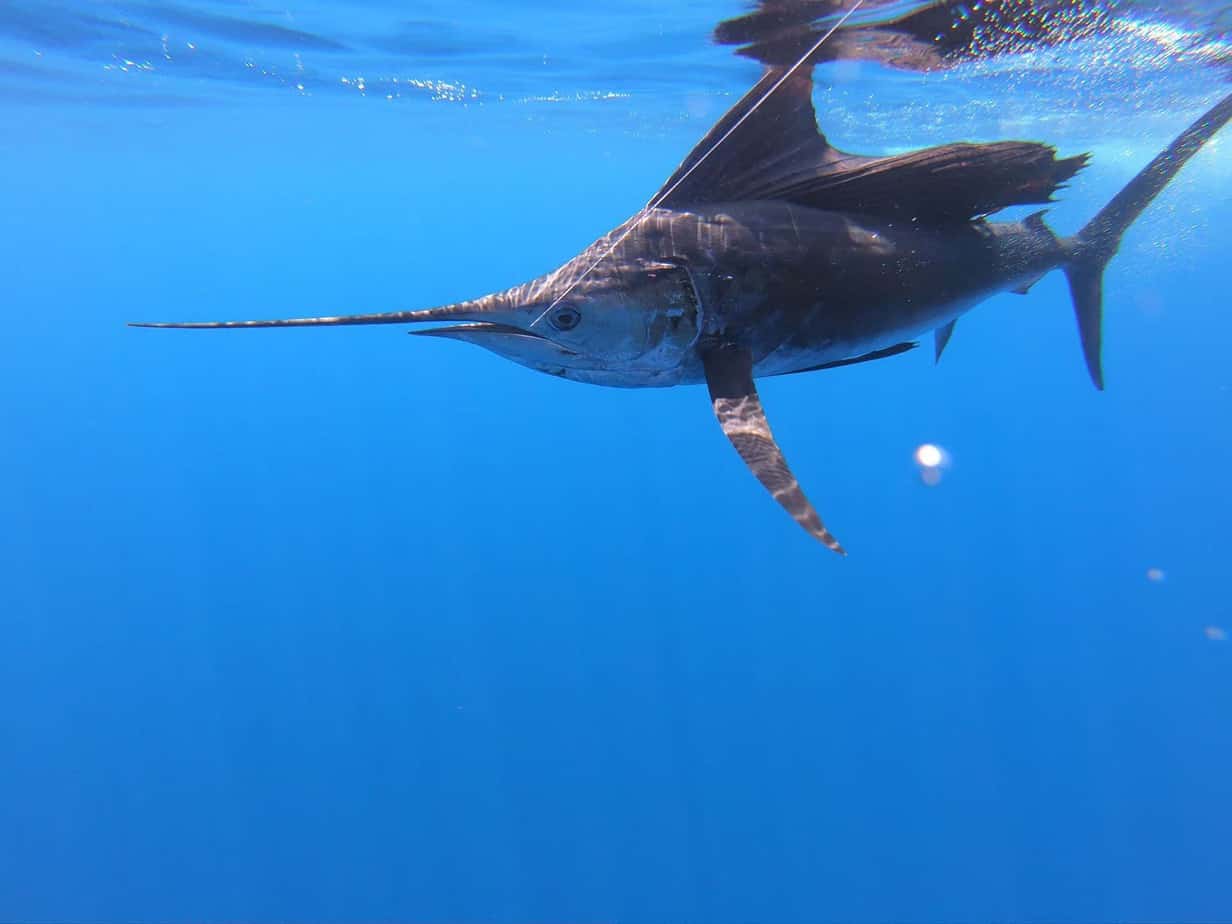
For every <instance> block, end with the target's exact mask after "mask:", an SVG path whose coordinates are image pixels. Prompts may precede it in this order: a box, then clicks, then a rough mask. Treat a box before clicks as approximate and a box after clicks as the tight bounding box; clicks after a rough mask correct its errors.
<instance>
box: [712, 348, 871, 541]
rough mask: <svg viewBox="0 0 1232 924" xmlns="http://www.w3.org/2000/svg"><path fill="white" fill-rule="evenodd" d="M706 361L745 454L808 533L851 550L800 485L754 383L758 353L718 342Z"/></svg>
mask: <svg viewBox="0 0 1232 924" xmlns="http://www.w3.org/2000/svg"><path fill="white" fill-rule="evenodd" d="M702 363H703V366H704V367H705V370H706V384H707V385H709V386H710V400H711V402H712V403H713V405H714V414H715V416H716V417H717V418H718V419H719V425H720V426H721V427H722V428H723V432H724V433H726V434H727V438H728V439H729V440H731V443H732V445H733V446H735V447H736V452H738V453H740V458H742V459H744V461H745V464H746V465H748V467H749V468H750V469H752V470H753V474H754V475H756V476H757V480H758V481H760V482H761V483H762V484H763V485H765V487H766V490H768V491H769V492H770V493H771V494H773V495H774V499H775V500H777V501H778V502H779V504H781V505H782V507H783V509H784V510H786V511H787V512H788V513H790V514H791V516H792V519H794V520H795V521H796V522H797V523H799V524H800V526H802V527H803V528H804V530H805V532H807V533H808V534H809V535H810V536H812V537H813V538H815V539H817V540H818V541H820V542H821V543H822V544H823V545H825V546H826V547H827V548H830V549H833V550H834V551H835V552H838V553H839V554H840V555H846V554H847V552H846V551H844V549H843V547H842V546H841V545H839V543H838V540H837V539H835V538H834V537H833V536H832V535H830V531H829V530H827V529H826V527H825V526H824V525H823V524H822V522H821V517H819V516H818V515H817V511H816V510H814V509H813V505H812V504H810V503H809V500H808V498H807V497H805V496H804V492H803V491H802V490H800V483H799V482H798V481H797V480H796V476H795V475H793V474H792V473H791V469H790V468H788V467H787V460H786V459H784V458H783V453H782V450H780V449H779V446H778V443H776V442H775V441H774V434H773V433H771V432H770V424H769V422H768V421H767V420H766V414H765V411H763V410H762V406H761V399H760V398H758V397H757V388H756V386H755V385H754V384H753V357H752V356H751V354H750V353H749V351H748V350H747V349H744V348H742V347H734V346H719V347H713V348H711V349H709V350H707V351H705V352H704V353H703V354H702Z"/></svg>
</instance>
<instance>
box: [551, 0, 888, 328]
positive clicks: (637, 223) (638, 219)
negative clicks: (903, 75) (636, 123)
mask: <svg viewBox="0 0 1232 924" xmlns="http://www.w3.org/2000/svg"><path fill="white" fill-rule="evenodd" d="M862 6H864V0H856V2H855V3H854V4H853V5H852V7H851V9H849V10H848V11H847V12H846V13H844V14H843V15H842V17H841V18H840V19H839V21H838V22H836V23H835V24H834V25H833V26H831V27H830V29H829V30H828V31H827V32H826V33H825V34H824V35H823V36H822V37H821V38H819V39H818V40H817V41H816V42H814V43H813V47H812V48H810V49H809V50H808V51H806V52H805V53H804V54H803V55H801V56H800V58H799V60H797V61H796V63H795V64H793V65H792V66H791V67H789V68H788V69H787V70H786V71H785V72H784V73H783V76H782V77H780V78H779V79H778V80H776V81H775V82H774V85H773V86H772V87H771V88H770V89H769V90H767V91H766V92H765V93H763V94H762V95H761V97H760V98H759V99H758V100H757V102H755V103H754V104H753V105H752V106H751V107H749V111H748V112H746V113H745V114H744V115H742V116H741V117H740V118H739V119H737V120H736V123H735V124H734V125H733V126H732V127H731V128H729V129H728V130H727V131H725V132H724V133H723V135H722V136H721V137H720V138H719V139H718V140H717V141H716V142H715V143H714V144H712V145H711V146H710V147H709V148H707V150H706V152H705V153H704V154H702V156H701V157H699V158H698V159H697V162H696V163H694V164H693V166H691V167H690V168H689V169H688V170H686V171H685V172H684V173H683V174H682V175H681V177H680V179H678V180H677V181H676V182H675V183H673V184H672V185H671V186H669V187H668V188H667V189H665V190H664V191H663V192H661V193H660V194H659V195H657V196H655V197H654V198H653V199H651V200H650V201H649V202H648V203H646V205H644V206H643V207H642V210H641V211H640V212H638V213H637V215H635V216H634V219H633V222H632V224H630V225H629V227H627V228H625V230H624V231H622V232H621V233H620V236H619V237H617V238H616V240H614V241H613V242H612V243H611V244H610V245H609V246H608V248H607V250H605V251H603V253H602V254H600V255H599V257H598V258H597V259H596V260H595V262H593V263H591V264H590V266H588V267H586V269H585V270H583V272H582V275H580V276H578V278H577V279H575V280H573V282H571V283H569V285H568V287H566V289H565V291H563V292H561V293H560V295H558V296H556V298H554V299H552V302H551V304H550V305H548V306H547V307H546V308H544V309H543V311H542V312H541V313H540V314H539V317H537V318H535V320H533V321H531V323H530V329H533V328H534V327H535V325H537V324H538V323H539V322H540V321H542V320H543V319H544V318H546V317H547V316H548V313H549V312H550V311H551V310H552V309H553V308H555V307H556V306H557V305H559V304H560V303H561V302H562V301H564V300H565V299H566V298H568V297H569V295H570V294H571V293H572V292H573V290H574V289H576V288H577V287H578V286H579V285H581V284H582V282H583V281H584V280H585V279H586V277H587V276H589V275H590V274H591V273H593V272H594V271H595V269H596V267H598V266H599V264H600V263H602V262H603V261H604V260H606V259H607V258H608V257H610V256H611V255H612V254H613V253H615V252H616V248H617V247H619V246H620V245H621V244H623V243H624V242H625V239H626V238H628V236H629V235H630V234H632V233H633V232H634V231H636V230H637V229H638V228H639V227H641V225H642V222H644V221H645V220H646V219H647V218H649V217H650V213H651V212H652V211H654V210H655V209H656V208H658V207H659V205H660V204H661V203H663V202H664V201H665V200H666V199H667V198H668V197H669V196H671V194H672V193H674V192H675V191H676V190H677V189H679V188H680V186H681V185H682V184H683V183H684V181H685V180H687V179H688V178H689V177H690V176H692V175H693V171H695V170H696V169H697V168H698V167H700V166H701V165H702V164H703V163H705V161H706V159H707V158H708V157H709V156H710V155H711V154H713V153H714V152H715V151H717V150H718V149H719V145H721V144H722V143H723V142H724V141H726V140H727V139H728V138H730V137H731V136H732V135H733V134H734V133H735V131H736V129H738V128H739V127H740V126H741V125H743V124H744V123H745V121H746V120H747V119H748V118H749V116H751V115H752V114H753V113H754V112H756V111H757V110H758V109H759V108H761V105H762V103H764V102H765V101H766V100H768V99H769V98H770V97H771V96H772V95H773V94H774V91H775V90H777V89H778V88H779V87H781V86H782V85H783V84H785V83H786V82H787V81H788V80H790V79H791V75H792V74H794V73H795V72H796V71H798V70H799V69H800V68H801V66H802V65H803V64H804V62H806V61H807V60H808V59H809V58H811V57H813V55H815V54H816V53H817V52H818V50H819V49H820V48H821V46H822V45H824V44H825V43H826V42H828V41H829V40H830V36H832V35H834V33H835V32H837V31H838V30H839V29H841V28H842V27H843V26H844V25H846V23H847V20H849V19H851V17H852V16H854V15H855V14H856V11H857V10H859V9H860V7H862Z"/></svg>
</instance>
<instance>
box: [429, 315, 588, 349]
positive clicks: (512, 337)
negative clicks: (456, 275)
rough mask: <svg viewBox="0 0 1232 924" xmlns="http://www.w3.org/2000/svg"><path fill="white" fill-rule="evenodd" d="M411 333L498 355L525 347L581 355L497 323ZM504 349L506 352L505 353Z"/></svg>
mask: <svg viewBox="0 0 1232 924" xmlns="http://www.w3.org/2000/svg"><path fill="white" fill-rule="evenodd" d="M407 333H408V334H410V335H412V336H414V337H444V338H446V339H449V340H462V341H465V342H467V343H474V344H476V345H478V346H485V347H487V348H488V349H495V350H497V352H507V351H508V350H509V348H514V349H516V348H518V347H521V348H522V349H524V350H535V351H550V352H554V353H556V354H558V355H560V356H578V355H580V354H578V353H576V352H575V351H573V350H570V349H569V348H568V347H564V346H561V345H560V344H559V343H557V342H556V341H554V340H550V339H548V338H547V337H541V336H539V335H538V334H536V333H534V332H533V331H529V330H526V329H525V328H522V327H514V326H513V325H512V324H501V323H499V322H496V321H471V322H467V323H464V324H452V325H450V326H449V327H430V328H428V329H427V330H410V331H407ZM498 344H499V346H498ZM500 347H504V348H505V349H503V350H502V349H501V348H500Z"/></svg>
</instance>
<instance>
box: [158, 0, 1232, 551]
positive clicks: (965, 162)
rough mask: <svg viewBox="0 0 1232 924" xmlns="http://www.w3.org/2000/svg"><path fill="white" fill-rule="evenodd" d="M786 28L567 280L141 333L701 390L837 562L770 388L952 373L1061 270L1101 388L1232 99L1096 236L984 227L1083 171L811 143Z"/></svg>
mask: <svg viewBox="0 0 1232 924" xmlns="http://www.w3.org/2000/svg"><path fill="white" fill-rule="evenodd" d="M976 6H979V7H980V9H981V10H982V11H983V12H982V13H981V15H982V16H985V17H987V16H990V15H992V11H998V10H999V11H1000V13H999V14H998V15H1001V14H1005V15H1010V14H1012V12H1013V10H1012V9H1011V6H1010V5H1006V4H1005V3H997V2H992V0H986V2H985V3H984V4H983V5H982V6H980V5H976ZM960 7H961V8H965V6H964V5H961V4H960V5H959V6H955V5H954V4H951V3H938V4H934V5H932V6H930V8H929V9H930V10H931V11H932V12H929V13H927V15H924V14H922V16H923V18H919V19H917V18H913V17H908V18H906V19H903V20H901V21H896V22H897V24H896V25H894V26H893V28H892V29H891V30H890V32H889V33H885V34H883V35H882V36H881V39H878V43H874V44H875V45H876V47H878V48H881V49H883V50H884V49H888V48H893V49H900V48H901V44H902V41H903V40H904V39H903V36H907V38H908V39H911V41H914V42H916V44H915V45H913V46H912V47H914V48H915V49H916V50H917V52H918V54H915V56H914V57H911V56H909V57H906V58H903V57H899V58H896V60H898V61H899V62H900V63H901V62H903V61H911V62H915V63H914V64H913V65H912V66H920V67H925V66H928V67H931V66H933V65H934V64H937V62H938V61H940V62H941V63H945V62H946V61H949V60H950V58H949V57H946V56H948V55H950V54H951V51H949V50H947V47H948V46H946V45H945V44H944V43H939V42H938V41H933V40H932V39H929V38H928V36H929V34H930V33H929V29H931V28H932V25H931V20H929V19H928V18H927V17H928V16H932V15H942V14H944V16H947V17H948V16H950V15H951V14H952V13H954V12H955V11H956V10H959V9H960ZM777 8H778V7H777V5H775V6H774V9H777ZM762 10H763V12H767V11H770V12H772V10H771V7H768V6H765V5H763V7H762ZM767 15H769V12H767ZM776 16H777V14H775V15H770V18H769V19H768V20H767V22H769V24H770V26H771V27H772V29H771V31H772V32H774V33H775V35H776V36H777V37H776V38H773V39H764V38H763V39H758V41H757V44H756V45H755V46H751V47H752V51H751V52H750V53H752V54H753V56H755V57H759V58H761V59H762V60H764V61H766V62H767V63H768V64H769V65H770V67H769V70H767V72H766V74H765V76H764V77H763V78H762V80H761V81H760V82H759V83H758V84H757V85H756V86H754V87H753V88H752V90H750V91H749V92H748V93H747V94H746V95H745V96H744V98H743V99H741V100H740V102H738V103H737V104H736V105H735V106H734V107H733V108H732V109H731V110H730V111H729V112H728V113H726V114H725V115H724V116H723V118H721V119H720V120H719V121H718V122H717V123H716V124H715V125H714V127H713V128H711V130H710V132H709V133H708V134H707V135H706V137H705V138H703V139H702V141H701V143H700V144H699V145H698V146H697V147H696V148H695V149H694V150H693V151H692V152H691V153H690V154H689V156H688V157H686V158H685V160H684V162H683V163H682V164H681V165H680V167H679V168H678V169H677V170H676V172H675V173H674V174H673V175H672V176H671V177H670V178H669V179H668V181H667V182H666V183H665V184H664V186H663V188H662V189H661V190H660V191H659V192H658V193H657V194H656V195H655V196H654V197H653V198H652V199H651V203H650V205H649V206H648V207H647V208H645V209H643V210H642V211H641V212H639V213H638V214H637V215H636V216H634V217H633V218H632V219H630V220H629V221H628V222H626V223H625V224H624V225H622V226H621V227H619V228H616V229H614V230H613V231H612V232H611V233H609V234H608V235H606V236H605V237H603V238H601V239H600V240H598V241H596V242H595V243H594V244H593V245H591V247H589V248H587V249H586V250H585V251H583V252H582V253H580V254H578V255H577V256H576V257H574V258H573V259H572V260H570V261H569V262H567V263H566V264H564V265H563V266H561V267H560V268H559V269H557V270H555V271H554V272H551V273H548V274H547V275H544V276H541V277H539V278H538V279H534V280H532V281H530V282H528V283H525V284H523V285H520V286H515V287H514V288H511V289H508V290H506V291H504V292H497V293H493V294H491V295H486V296H483V297H481V298H477V299H474V300H471V301H465V302H458V303H456V304H453V305H446V306H443V307H440V308H429V309H423V310H418V311H395V312H385V313H379V314H360V315H343V316H337V317H316V318H291V319H284V320H271V321H207V322H187V323H185V322H176V323H169V324H167V323H164V324H143V325H138V326H147V327H196V328H213V329H218V328H253V327H309V326H312V327H321V326H340V325H350V324H406V323H419V322H425V321H427V322H447V323H448V325H449V326H446V327H436V328H431V329H428V330H418V331H413V332H414V333H419V334H425V335H429V336H434V337H443V338H447V339H453V340H461V341H464V342H467V343H473V344H475V345H478V346H482V347H484V348H486V349H489V350H491V351H492V352H495V353H497V354H498V355H500V356H503V357H505V358H507V359H511V360H513V361H514V362H517V363H521V364H522V365H525V366H528V367H530V368H532V369H535V370H538V371H540V372H545V373H548V374H551V375H556V376H561V377H564V378H568V379H572V380H575V381H579V382H587V383H592V384H599V385H611V386H621V387H665V386H674V385H687V384H692V383H701V382H705V383H706V386H707V388H708V390H709V393H710V399H711V405H712V409H713V411H714V413H715V415H716V417H717V418H718V420H719V423H720V425H721V426H722V428H723V431H724V433H725V434H726V435H727V437H728V439H729V440H730V441H731V443H732V444H733V446H734V447H735V448H736V450H737V451H738V452H739V454H740V456H741V458H742V459H743V460H744V461H745V462H746V463H747V464H748V466H749V468H750V469H751V470H752V471H753V473H754V475H756V477H757V478H758V480H759V481H761V483H762V484H763V485H764V486H765V487H766V488H767V489H768V490H769V491H770V492H771V494H772V495H773V496H774V498H775V499H776V500H777V501H778V502H779V504H781V505H782V506H783V507H784V508H785V509H786V510H787V511H788V513H790V514H791V516H792V517H793V518H794V519H795V520H796V522H797V523H798V524H799V525H800V526H802V527H803V528H804V529H805V530H806V531H807V532H808V533H809V534H810V535H812V536H813V537H815V538H816V539H818V540H819V541H821V542H822V543H824V544H825V545H826V546H828V547H829V548H831V549H834V550H835V551H839V552H841V551H842V547H841V546H840V545H839V543H838V542H837V540H835V538H834V537H833V536H832V535H831V534H830V532H829V531H828V530H827V529H826V527H825V526H824V525H823V524H822V522H821V519H820V517H819V516H818V515H817V512H816V511H815V510H814V508H813V506H812V504H811V503H810V502H809V501H808V499H807V498H806V497H805V496H804V493H803V491H802V490H801V489H800V486H799V484H798V482H797V481H796V479H795V477H794V475H792V473H791V470H790V468H789V467H788V465H787V462H786V460H785V459H784V458H783V454H782V452H781V451H780V449H779V447H778V444H777V443H776V442H775V439H774V436H773V434H772V433H771V430H770V425H769V422H768V420H767V418H766V415H765V412H764V410H763V408H762V406H761V400H760V398H759V397H758V394H757V389H756V386H755V384H754V380H755V378H756V377H759V376H770V375H787V374H793V373H801V372H809V371H815V370H820V369H828V368H833V367H835V366H842V365H849V364H852V363H860V362H868V361H873V360H880V359H884V358H887V357H890V356H894V355H896V354H898V353H902V352H905V351H907V350H909V349H911V348H912V347H914V346H915V345H916V343H915V338H917V337H919V336H920V335H922V334H925V333H927V332H929V331H933V332H935V333H934V337H935V341H934V342H935V351H936V356H937V357H938V358H940V356H941V352H942V350H943V349H944V348H945V346H946V344H947V343H948V342H949V340H950V337H951V335H952V334H953V332H954V324H955V322H956V321H957V319H958V318H959V317H960V316H961V315H962V314H963V313H964V312H966V311H968V310H970V309H971V308H972V307H974V306H975V305H977V304H979V302H981V301H982V300H984V299H985V298H987V297H989V296H990V295H993V294H996V293H998V292H1005V291H1015V292H1021V293H1025V292H1026V291H1027V290H1028V289H1029V288H1030V287H1031V285H1032V284H1033V283H1034V282H1035V281H1036V280H1037V279H1039V278H1040V277H1041V276H1043V275H1045V274H1047V273H1048V272H1050V271H1052V270H1054V269H1059V270H1062V271H1063V272H1064V273H1065V275H1066V277H1067V279H1068V281H1069V285H1070V290H1071V294H1072V296H1073V300H1074V311H1075V316H1076V318H1077V321H1078V331H1079V336H1080V339H1081V343H1082V348H1083V355H1084V358H1085V360H1086V364H1087V368H1088V370H1089V371H1090V374H1091V378H1092V380H1093V381H1094V383H1095V385H1096V386H1097V387H1099V388H1102V387H1103V370H1102V359H1101V325H1102V313H1103V292H1102V285H1103V273H1104V269H1105V268H1106V267H1107V265H1108V263H1109V261H1110V260H1111V259H1112V257H1113V256H1114V255H1115V254H1116V252H1117V248H1118V247H1119V245H1120V241H1121V237H1122V235H1123V234H1124V233H1125V231H1126V229H1128V228H1129V226H1130V225H1131V224H1132V223H1133V221H1134V220H1135V219H1136V218H1137V217H1138V215H1139V214H1141V212H1142V211H1143V209H1145V208H1146V206H1147V205H1148V204H1149V203H1150V202H1151V201H1152V200H1153V199H1154V198H1155V196H1157V195H1158V194H1159V192H1160V191H1161V190H1162V189H1163V188H1164V187H1165V186H1166V185H1167V184H1168V182H1169V181H1171V179H1172V178H1173V177H1174V176H1175V175H1176V173H1177V172H1178V171H1179V170H1180V169H1181V167H1182V166H1184V164H1185V163H1186V162H1187V161H1188V160H1189V158H1190V157H1192V156H1193V155H1194V154H1196V153H1197V152H1198V151H1199V150H1200V149H1201V148H1202V146H1203V145H1204V144H1206V142H1207V141H1209V140H1210V139H1211V138H1212V137H1213V136H1214V135H1215V134H1216V133H1217V132H1218V131H1219V130H1220V129H1221V128H1222V127H1223V126H1224V125H1225V124H1226V123H1227V122H1228V121H1229V119H1232V95H1230V96H1228V97H1225V98H1224V99H1223V100H1221V101H1220V102H1218V103H1216V104H1215V105H1214V106H1213V107H1212V108H1211V109H1210V110H1208V111H1207V112H1206V113H1205V114H1203V115H1202V116H1201V117H1200V118H1199V119H1198V120H1197V121H1195V122H1194V123H1193V124H1191V125H1190V126H1189V127H1188V128H1187V129H1186V130H1185V131H1184V132H1182V133H1181V134H1180V135H1179V136H1178V137H1177V139H1176V140H1175V141H1173V143H1172V144H1171V145H1169V146H1168V148H1166V149H1165V150H1164V151H1163V152H1162V153H1161V154H1160V155H1159V156H1157V157H1156V158H1155V159H1154V160H1153V161H1152V162H1151V163H1150V164H1149V165H1147V167H1146V168H1145V169H1143V170H1142V171H1141V173H1139V174H1138V176H1137V177H1135V178H1134V179H1133V180H1132V181H1131V182H1130V183H1129V184H1128V185H1127V186H1126V187H1125V188H1124V189H1123V190H1122V191H1121V192H1120V193H1119V194H1118V195H1117V196H1115V197H1114V198H1113V200H1112V201H1111V202H1110V203H1109V204H1108V205H1107V206H1106V207H1105V208H1104V209H1103V210H1102V211H1101V212H1100V213H1099V214H1098V215H1096V216H1095V217H1094V218H1093V219H1092V220H1091V221H1090V223H1088V224H1087V226H1086V227H1085V228H1083V229H1082V230H1081V231H1079V232H1078V233H1077V234H1076V235H1074V236H1073V237H1067V238H1058V237H1057V236H1056V235H1054V234H1053V232H1052V231H1051V230H1050V229H1049V228H1048V227H1047V225H1046V224H1045V223H1044V220H1043V217H1042V213H1037V214H1035V215H1033V216H1031V217H1030V218H1028V219H1026V220H1025V221H1022V222H1004V223H998V222H992V221H989V220H988V216H990V215H992V214H994V213H996V212H998V211H1000V210H1001V209H1004V208H1007V207H1010V206H1015V205H1025V204H1032V203H1035V204H1045V203H1048V202H1050V201H1052V196H1053V195H1054V193H1055V192H1056V191H1057V190H1059V189H1060V188H1062V187H1063V186H1064V185H1065V183H1066V182H1067V181H1068V180H1069V179H1071V178H1072V177H1073V176H1074V175H1075V174H1077V173H1078V172H1079V171H1080V170H1081V169H1082V168H1083V166H1085V164H1086V157H1084V156H1078V157H1068V158H1059V157H1057V156H1056V152H1055V151H1054V150H1053V149H1052V148H1051V147H1048V146H1047V145H1043V144H1038V143H1035V142H1026V141H1005V142H997V143H992V144H965V143H956V144H948V145H941V146H938V147H934V148H926V149H923V150H919V151H912V152H908V153H906V154H899V155H894V156H887V157H868V156H862V155H857V154H850V153H846V152H843V151H840V150H838V149H836V148H834V147H832V146H831V145H830V144H829V142H828V141H827V140H826V139H825V136H824V135H823V134H822V133H821V132H820V131H819V130H818V127H817V118H816V113H815V111H814V109H813V102H812V94H813V81H812V64H811V61H803V60H802V62H798V63H797V64H795V65H792V66H784V65H782V64H781V63H780V62H779V60H778V57H777V56H778V55H780V54H786V55H787V56H788V57H789V58H791V57H794V56H796V55H798V54H799V49H798V48H797V47H796V43H797V42H798V37H795V36H794V33H793V32H792V30H793V29H794V28H795V25H794V24H793V22H792V21H787V20H782V19H778V18H775V17H776ZM990 21H991V20H990ZM1050 21H1051V20H1050V19H1048V18H1047V17H1045V18H1044V19H1041V20H1040V21H1039V25H1040V27H1041V28H1043V27H1044V26H1046V25H1047V23H1048V22H1050ZM759 22H760V21H759V20H756V19H755V20H751V21H749V22H746V23H745V24H744V25H743V26H732V27H731V29H732V30H734V31H733V32H732V35H731V36H729V37H730V38H731V39H732V40H733V41H742V40H743V39H742V38H741V37H740V35H742V34H744V33H741V32H740V30H741V29H745V27H749V26H750V25H751V26H754V27H756V29H758V30H763V26H764V25H765V24H764V23H762V24H760V25H759ZM925 27H927V28H925ZM783 29H786V30H787V31H786V32H781V34H780V32H779V31H775V30H783ZM895 30H898V31H897V32H896V31H895ZM904 30H905V31H904ZM763 31H764V30H763ZM883 31H884V30H883ZM749 34H751V33H749ZM882 39H886V41H888V42H889V44H886V42H884V41H882ZM917 40H918V41H917ZM840 46H841V43H840ZM869 47H872V46H871V45H870V46H869ZM958 47H959V48H962V47H966V46H965V45H962V43H960V44H959V46H958ZM806 50H807V49H806ZM835 50H837V49H836V48H831V51H835ZM940 53H944V54H943V56H942V57H941V58H938V57H936V55H937V54H940ZM895 54H898V52H897V51H895ZM930 56H931V57H930ZM823 57H824V56H823Z"/></svg>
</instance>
